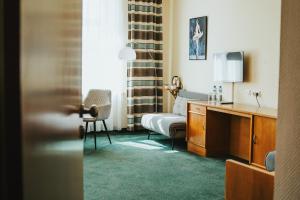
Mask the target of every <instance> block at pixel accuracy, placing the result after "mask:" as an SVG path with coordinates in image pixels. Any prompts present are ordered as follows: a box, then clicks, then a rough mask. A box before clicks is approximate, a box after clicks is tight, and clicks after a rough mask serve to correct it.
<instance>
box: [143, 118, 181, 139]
mask: <svg viewBox="0 0 300 200" xmlns="http://www.w3.org/2000/svg"><path fill="white" fill-rule="evenodd" d="M141 123H142V126H143V127H144V128H146V129H149V130H151V131H154V132H157V133H160V134H163V135H165V136H168V137H180V136H179V134H178V135H177V134H176V133H175V132H176V131H174V129H176V127H178V128H179V129H180V130H181V129H184V127H185V124H186V117H185V116H181V115H176V114H173V113H155V114H145V115H143V117H142V120H141ZM182 127H183V128H182ZM182 132H183V133H184V134H182ZM175 134H176V135H175ZM184 136H185V130H181V137H184Z"/></svg>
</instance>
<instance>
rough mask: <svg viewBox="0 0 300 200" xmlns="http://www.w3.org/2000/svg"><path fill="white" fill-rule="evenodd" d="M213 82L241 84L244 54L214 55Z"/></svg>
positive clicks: (227, 53)
mask: <svg viewBox="0 0 300 200" xmlns="http://www.w3.org/2000/svg"><path fill="white" fill-rule="evenodd" d="M213 60H214V81H216V82H225V83H226V82H228V83H235V82H243V73H244V72H243V71H244V52H243V51H239V52H223V53H214V54H213Z"/></svg>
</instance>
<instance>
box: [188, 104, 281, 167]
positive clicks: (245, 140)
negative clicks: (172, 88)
mask: <svg viewBox="0 0 300 200" xmlns="http://www.w3.org/2000/svg"><path fill="white" fill-rule="evenodd" d="M276 118H277V110H276V109H270V108H258V107H256V106H249V105H242V104H233V105H218V104H215V103H208V102H203V101H189V102H188V105H187V135H186V140H187V143H188V151H190V152H194V153H196V154H199V155H201V156H226V155H232V156H235V157H237V158H240V159H243V160H245V161H247V162H249V164H251V165H255V166H257V167H260V168H265V166H264V159H265V155H266V153H268V152H269V151H273V150H274V149H275V133H276Z"/></svg>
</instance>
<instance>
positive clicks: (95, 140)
mask: <svg viewBox="0 0 300 200" xmlns="http://www.w3.org/2000/svg"><path fill="white" fill-rule="evenodd" d="M94 143H95V149H97V138H96V121H94Z"/></svg>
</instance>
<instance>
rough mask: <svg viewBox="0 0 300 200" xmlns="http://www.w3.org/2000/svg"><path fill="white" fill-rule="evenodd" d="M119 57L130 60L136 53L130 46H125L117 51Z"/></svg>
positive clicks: (133, 58) (134, 57)
mask: <svg viewBox="0 0 300 200" xmlns="http://www.w3.org/2000/svg"><path fill="white" fill-rule="evenodd" d="M119 59H121V60H126V61H132V60H135V59H136V53H135V50H134V49H133V48H131V47H125V48H123V49H121V51H120V52H119Z"/></svg>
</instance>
